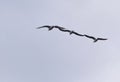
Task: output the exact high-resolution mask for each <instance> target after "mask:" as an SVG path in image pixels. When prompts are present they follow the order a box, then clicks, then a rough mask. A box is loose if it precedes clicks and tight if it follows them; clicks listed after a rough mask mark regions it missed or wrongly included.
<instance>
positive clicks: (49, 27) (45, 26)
mask: <svg viewBox="0 0 120 82" xmlns="http://www.w3.org/2000/svg"><path fill="white" fill-rule="evenodd" d="M40 28H48V31H50V30H52V29H53V28H54V27H53V26H49V25H44V26H41V27H37V29H40Z"/></svg>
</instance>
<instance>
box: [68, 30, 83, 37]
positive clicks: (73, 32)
mask: <svg viewBox="0 0 120 82" xmlns="http://www.w3.org/2000/svg"><path fill="white" fill-rule="evenodd" d="M70 34H75V35H78V36H84V35H82V34H79V33H77V32H75V31H72V32H71V33H70Z"/></svg>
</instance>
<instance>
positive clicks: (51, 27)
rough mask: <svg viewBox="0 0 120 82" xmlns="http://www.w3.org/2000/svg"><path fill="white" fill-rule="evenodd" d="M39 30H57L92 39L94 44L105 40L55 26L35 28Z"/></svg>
mask: <svg viewBox="0 0 120 82" xmlns="http://www.w3.org/2000/svg"><path fill="white" fill-rule="evenodd" d="M40 28H48V31H50V30H52V29H53V28H57V29H59V30H60V31H62V32H68V33H69V34H70V35H71V34H75V35H77V36H85V37H87V38H89V39H92V40H93V42H94V43H95V42H97V41H98V40H107V38H95V37H93V36H89V35H87V34H79V33H77V32H75V31H73V30H67V29H65V28H64V27H60V26H57V25H55V26H49V25H44V26H41V27H37V29H40Z"/></svg>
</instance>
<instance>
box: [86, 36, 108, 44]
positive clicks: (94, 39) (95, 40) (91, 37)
mask: <svg viewBox="0 0 120 82" xmlns="http://www.w3.org/2000/svg"><path fill="white" fill-rule="evenodd" d="M84 36H85V37H87V38H90V39H93V42H97V41H98V40H107V39H106V38H95V37H93V36H89V35H86V34H85V35H84Z"/></svg>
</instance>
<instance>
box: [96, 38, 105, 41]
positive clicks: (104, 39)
mask: <svg viewBox="0 0 120 82" xmlns="http://www.w3.org/2000/svg"><path fill="white" fill-rule="evenodd" d="M98 40H107V38H97V39H96V40H94V42H97V41H98Z"/></svg>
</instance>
